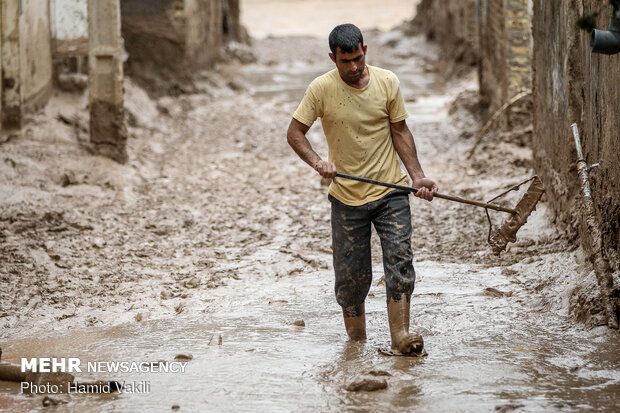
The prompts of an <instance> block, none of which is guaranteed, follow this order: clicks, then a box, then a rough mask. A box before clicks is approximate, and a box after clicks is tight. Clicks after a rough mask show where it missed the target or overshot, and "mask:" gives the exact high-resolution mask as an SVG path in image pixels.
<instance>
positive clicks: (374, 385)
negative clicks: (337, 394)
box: [345, 376, 387, 392]
mask: <svg viewBox="0 0 620 413" xmlns="http://www.w3.org/2000/svg"><path fill="white" fill-rule="evenodd" d="M386 388H387V381H386V380H385V379H379V378H377V377H373V376H357V377H355V378H354V379H353V380H352V381H350V382H349V383H347V385H346V386H345V390H346V391H351V392H358V391H377V390H382V389H386Z"/></svg>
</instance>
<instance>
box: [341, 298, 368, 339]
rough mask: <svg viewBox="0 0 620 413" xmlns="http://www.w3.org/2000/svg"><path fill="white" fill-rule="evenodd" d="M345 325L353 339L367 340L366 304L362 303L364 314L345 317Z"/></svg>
mask: <svg viewBox="0 0 620 413" xmlns="http://www.w3.org/2000/svg"><path fill="white" fill-rule="evenodd" d="M345 313H346V311H345ZM344 327H345V328H346V330H347V334H348V335H349V338H350V339H351V340H366V313H365V308H364V304H362V315H360V316H357V317H344Z"/></svg>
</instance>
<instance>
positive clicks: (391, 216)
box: [329, 191, 415, 318]
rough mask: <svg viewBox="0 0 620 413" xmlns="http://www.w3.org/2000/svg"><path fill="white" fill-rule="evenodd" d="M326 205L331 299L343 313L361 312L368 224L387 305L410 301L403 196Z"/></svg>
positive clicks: (366, 286) (366, 285) (368, 276)
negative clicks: (377, 248)
mask: <svg viewBox="0 0 620 413" xmlns="http://www.w3.org/2000/svg"><path fill="white" fill-rule="evenodd" d="M329 200H330V201H331V205H332V210H331V224H332V249H333V258H334V272H335V275H336V285H335V290H336V301H338V304H340V306H341V307H342V310H343V315H344V317H345V318H347V317H358V316H361V315H363V314H364V306H363V304H364V301H365V299H366V295H367V294H368V291H369V290H370V285H371V283H372V262H371V255H370V235H371V224H372V225H374V226H375V230H376V231H377V234H378V235H379V238H380V240H381V249H382V250H383V269H384V272H385V287H386V292H387V301H388V302H389V300H390V298H392V299H394V301H400V300H401V299H402V298H403V296H404V297H406V298H407V301H409V300H410V298H411V293H412V292H413V287H414V283H415V271H414V269H413V253H412V251H411V211H410V208H409V196H408V194H406V193H403V192H397V191H393V192H390V193H389V194H387V195H386V196H384V197H383V198H381V199H379V200H377V201H373V202H369V203H367V204H364V205H361V206H349V205H345V204H343V203H342V202H340V201H338V200H337V199H336V198H334V197H332V196H331V195H330V196H329Z"/></svg>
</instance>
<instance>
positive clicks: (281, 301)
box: [269, 300, 288, 305]
mask: <svg viewBox="0 0 620 413" xmlns="http://www.w3.org/2000/svg"><path fill="white" fill-rule="evenodd" d="M272 304H288V301H287V300H269V305H272Z"/></svg>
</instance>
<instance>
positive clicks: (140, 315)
mask: <svg viewBox="0 0 620 413" xmlns="http://www.w3.org/2000/svg"><path fill="white" fill-rule="evenodd" d="M136 321H137V322H140V321H142V313H138V314H136Z"/></svg>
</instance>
